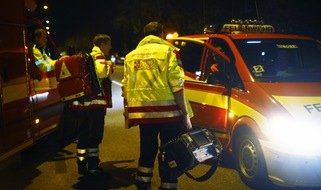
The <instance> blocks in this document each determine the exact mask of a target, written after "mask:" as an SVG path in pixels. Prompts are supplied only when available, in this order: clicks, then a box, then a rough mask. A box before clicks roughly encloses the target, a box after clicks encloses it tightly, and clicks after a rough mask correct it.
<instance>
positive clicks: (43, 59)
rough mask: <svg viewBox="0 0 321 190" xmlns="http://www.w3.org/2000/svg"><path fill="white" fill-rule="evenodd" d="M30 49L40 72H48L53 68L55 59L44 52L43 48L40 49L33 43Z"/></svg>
mask: <svg viewBox="0 0 321 190" xmlns="http://www.w3.org/2000/svg"><path fill="white" fill-rule="evenodd" d="M32 51H33V56H34V58H35V64H36V65H37V67H38V68H39V69H40V70H41V71H42V72H44V73H45V72H49V71H52V70H53V69H54V68H55V63H56V61H57V60H52V59H51V58H50V57H49V56H48V55H47V54H46V52H45V50H40V49H39V48H38V47H37V46H36V45H34V46H33V49H32Z"/></svg>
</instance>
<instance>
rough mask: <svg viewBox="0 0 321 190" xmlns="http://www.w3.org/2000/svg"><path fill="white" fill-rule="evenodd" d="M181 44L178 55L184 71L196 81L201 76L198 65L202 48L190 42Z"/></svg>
mask: <svg viewBox="0 0 321 190" xmlns="http://www.w3.org/2000/svg"><path fill="white" fill-rule="evenodd" d="M181 44H182V45H181V46H180V55H181V60H182V63H183V66H184V70H185V72H188V73H190V74H191V75H193V77H194V78H195V79H197V80H198V79H199V77H200V75H201V73H200V72H201V69H200V63H201V58H202V53H203V50H204V47H202V46H201V45H198V44H195V43H191V42H182V43H181Z"/></svg>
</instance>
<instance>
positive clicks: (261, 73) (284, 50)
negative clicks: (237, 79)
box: [235, 39, 321, 82]
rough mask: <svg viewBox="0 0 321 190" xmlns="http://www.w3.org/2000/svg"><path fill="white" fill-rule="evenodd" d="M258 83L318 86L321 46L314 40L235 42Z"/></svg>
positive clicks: (320, 68) (320, 73)
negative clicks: (300, 83) (306, 83)
mask: <svg viewBox="0 0 321 190" xmlns="http://www.w3.org/2000/svg"><path fill="white" fill-rule="evenodd" d="M235 44H236V46H237V47H238V50H239V51H240V54H241V55H242V58H243V60H244V61H245V63H246V65H247V67H248V69H249V70H250V71H251V73H252V75H253V77H254V79H255V80H256V81H258V82H321V44H320V43H318V42H317V41H314V40H298V39H257V40H253V39H251V40H235Z"/></svg>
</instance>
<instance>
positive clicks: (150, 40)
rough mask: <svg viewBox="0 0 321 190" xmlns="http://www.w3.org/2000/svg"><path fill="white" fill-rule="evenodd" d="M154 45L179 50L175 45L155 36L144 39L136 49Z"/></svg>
mask: <svg viewBox="0 0 321 190" xmlns="http://www.w3.org/2000/svg"><path fill="white" fill-rule="evenodd" d="M152 43H156V44H163V45H167V46H170V47H171V48H174V49H175V50H178V48H177V47H175V46H174V45H173V44H171V43H169V42H168V41H166V40H164V39H162V38H160V37H157V36H154V35H149V36H146V37H145V38H143V39H142V40H141V41H140V42H139V44H138V45H137V47H136V48H139V47H141V46H143V45H146V44H152Z"/></svg>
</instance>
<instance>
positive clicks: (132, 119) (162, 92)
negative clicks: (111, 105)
mask: <svg viewBox="0 0 321 190" xmlns="http://www.w3.org/2000/svg"><path fill="white" fill-rule="evenodd" d="M144 35H145V38H144V39H142V40H141V41H140V43H139V44H138V46H137V48H136V49H135V50H133V51H132V52H130V53H129V54H127V55H126V58H125V65H124V78H123V80H122V89H123V96H124V102H125V105H126V107H125V109H126V110H127V111H126V112H128V113H126V116H125V117H127V119H128V124H129V125H130V126H133V125H139V129H140V158H139V166H138V169H137V173H136V176H135V185H136V187H137V189H139V190H140V189H142V190H145V189H150V183H151V180H152V177H153V168H154V161H155V159H156V156H157V153H158V147H159V145H158V135H160V140H161V144H164V143H166V142H168V141H170V140H171V139H174V138H177V137H178V136H179V135H180V134H181V133H182V132H184V131H185V130H186V129H191V128H192V125H191V122H190V116H191V114H192V113H190V114H189V109H188V108H189V106H188V105H187V101H186V99H185V95H184V71H183V68H182V66H181V64H180V63H179V61H180V60H179V59H178V52H177V50H176V48H175V47H174V46H173V45H172V44H170V43H169V42H167V41H166V40H164V39H163V36H164V31H163V26H162V25H161V24H160V23H158V22H151V23H149V24H147V25H146V26H145V28H144ZM159 174H160V178H161V186H160V189H162V190H165V189H166V190H168V189H172V190H174V189H177V179H169V178H168V176H169V175H168V173H166V171H162V170H161V168H159Z"/></svg>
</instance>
